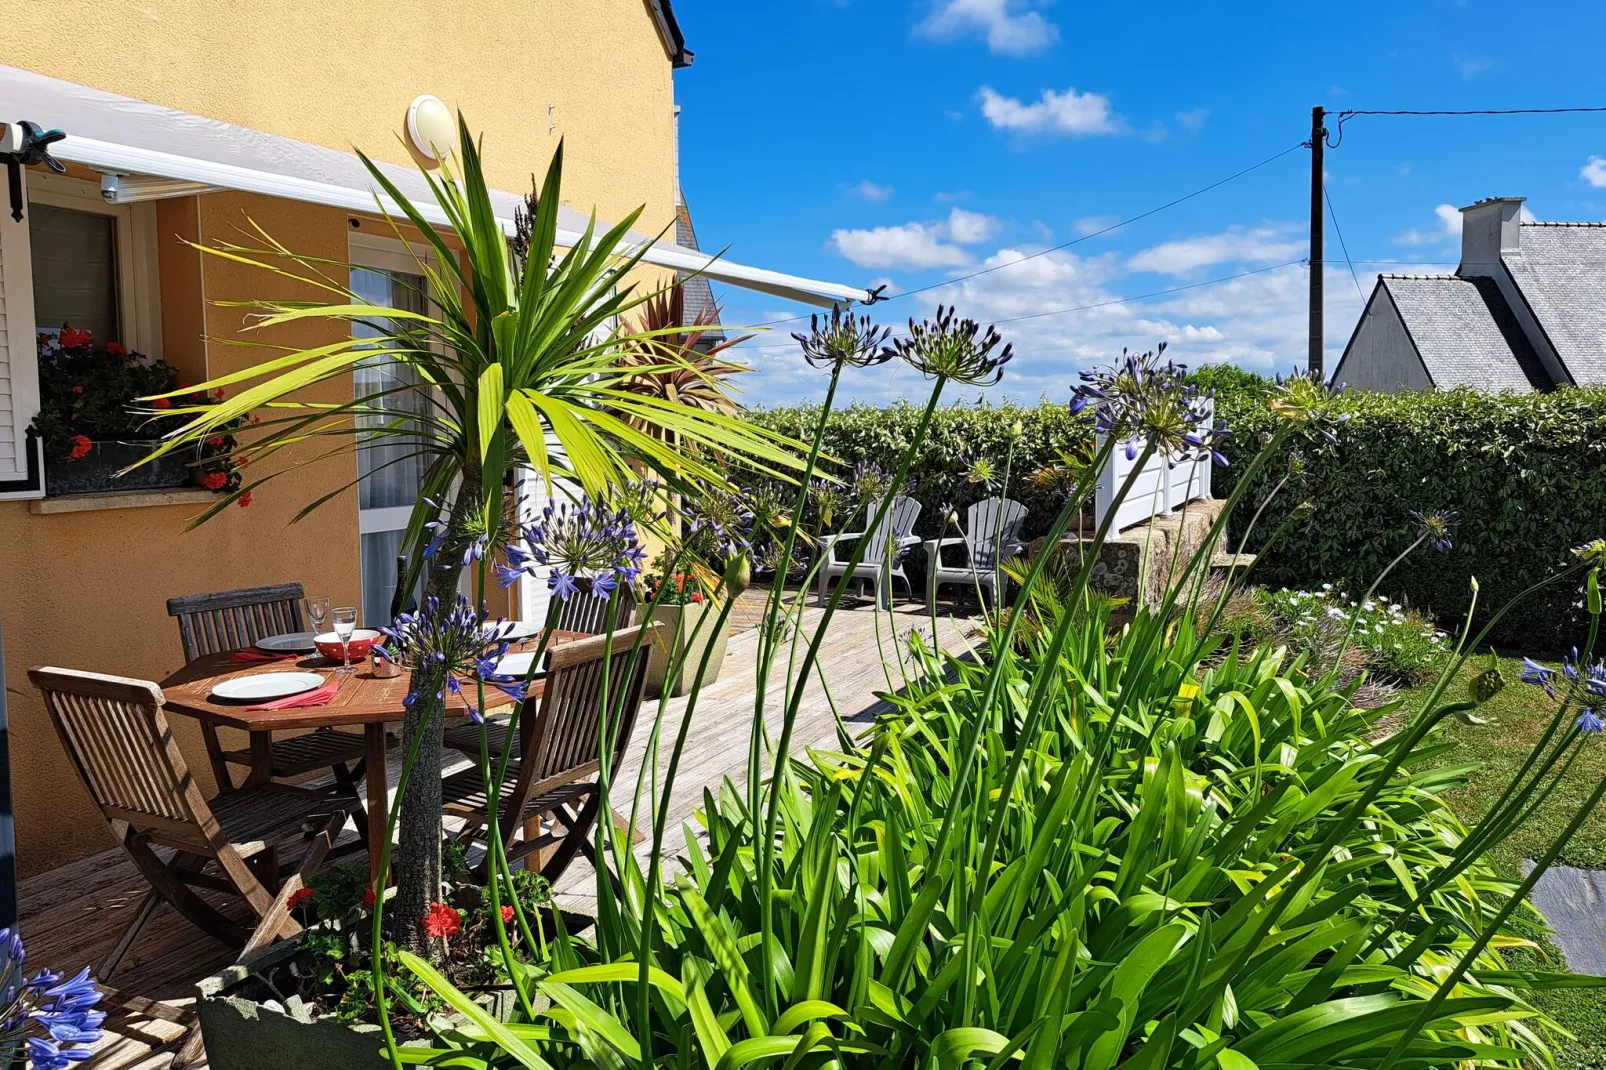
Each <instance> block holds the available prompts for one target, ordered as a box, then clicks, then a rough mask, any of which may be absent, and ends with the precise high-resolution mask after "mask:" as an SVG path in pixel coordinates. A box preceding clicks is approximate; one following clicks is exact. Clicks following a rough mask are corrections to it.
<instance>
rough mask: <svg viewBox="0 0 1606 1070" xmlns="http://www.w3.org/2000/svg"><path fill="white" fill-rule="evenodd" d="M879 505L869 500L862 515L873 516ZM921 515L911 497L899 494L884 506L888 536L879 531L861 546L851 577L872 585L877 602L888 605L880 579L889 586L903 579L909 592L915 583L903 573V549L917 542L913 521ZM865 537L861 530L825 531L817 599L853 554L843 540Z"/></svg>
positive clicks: (843, 572)
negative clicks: (890, 551) (892, 550)
mask: <svg viewBox="0 0 1606 1070" xmlns="http://www.w3.org/2000/svg"><path fill="white" fill-rule="evenodd" d="M880 509H881V503H880V502H871V503H870V511H869V513H868V514H867V515H866V517H865V519H866V520H870V519H873V518H874V517H875V515H876V513H877V512H879V511H880ZM919 519H920V503H919V502H917V501H915V500H914V499H913V498H909V497H906V496H904V495H902V494H900V495H898V496H897V497H896V498H894V499H893V500H892V507H891V508H890V509H888V510H887V515H886V518H885V519H884V520H883V521H882V527H881V529H880V530H881V531H883V532H889V531H890V532H891V537H889V536H888V535H886V534H882V535H880V536H879V537H876V538H872V539H871V540H870V543H869V544H868V545H867V546H865V548H864V559H863V560H861V561H860V562H859V565H858V567H857V568H855V569H854V570H853V580H854V581H855V582H859V583H869V584H872V585H873V586H874V587H875V599H876V605H877V606H879V607H880V608H882V609H887V608H889V607H890V605H891V600H890V598H889V592H888V591H886V590H884V589H883V588H882V583H883V581H885V582H886V584H887V586H888V587H890V586H891V585H892V583H893V582H894V581H897V580H902V581H903V586H904V589H905V590H907V591H908V592H909V593H910V594H911V595H913V594H914V587H913V586H912V585H911V584H910V583H909V577H908V576H906V575H904V571H903V555H904V552H905V551H907V550H909V549H912V548H913V547H915V546H919V545H920V536H918V535H916V534H915V533H914V530H915V521H917V520H919ZM862 538H865V533H864V532H862V531H844V532H842V534H840V535H827V536H825V537H824V538H822V539H821V540H820V553H821V556H822V561H821V563H820V601H821V602H824V601H825V597H826V595H827V594H828V593H829V592H830V589H831V581H832V580H833V579H835V578H837V577H839V576H845V575H847V572H848V558H850V557H851V556H853V554H852V549H851V547H848V546H843V543H848V542H851V541H852V540H854V539H862ZM893 545H896V546H897V551H896V553H894V555H893V557H892V559H891V560H890V561H889V560H887V550H888V549H889V548H891V547H892V546H893Z"/></svg>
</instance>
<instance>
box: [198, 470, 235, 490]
mask: <svg viewBox="0 0 1606 1070" xmlns="http://www.w3.org/2000/svg"><path fill="white" fill-rule="evenodd" d="M228 482H229V477H228V476H226V475H224V474H223V473H222V472H208V473H206V475H204V476H202V477H201V486H203V487H205V488H206V489H207V490H222V489H223V488H224V487H225V486H226V485H227V484H228Z"/></svg>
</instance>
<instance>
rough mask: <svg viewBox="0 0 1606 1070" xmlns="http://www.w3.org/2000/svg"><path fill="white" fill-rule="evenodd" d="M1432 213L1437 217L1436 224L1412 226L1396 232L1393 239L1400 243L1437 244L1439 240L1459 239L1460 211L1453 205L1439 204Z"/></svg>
mask: <svg viewBox="0 0 1606 1070" xmlns="http://www.w3.org/2000/svg"><path fill="white" fill-rule="evenodd" d="M1433 214H1434V215H1436V216H1438V217H1439V225H1438V226H1436V227H1430V228H1429V229H1427V230H1419V229H1418V228H1416V227H1412V228H1411V229H1410V230H1407V231H1405V232H1403V233H1400V234H1396V235H1395V236H1394V240H1395V241H1396V242H1398V243H1399V244H1400V245H1437V244H1438V243H1440V242H1446V241H1460V240H1461V212H1460V211H1459V210H1458V209H1457V208H1456V206H1455V205H1453V204H1441V205H1439V206H1438V207H1437V208H1435V209H1433Z"/></svg>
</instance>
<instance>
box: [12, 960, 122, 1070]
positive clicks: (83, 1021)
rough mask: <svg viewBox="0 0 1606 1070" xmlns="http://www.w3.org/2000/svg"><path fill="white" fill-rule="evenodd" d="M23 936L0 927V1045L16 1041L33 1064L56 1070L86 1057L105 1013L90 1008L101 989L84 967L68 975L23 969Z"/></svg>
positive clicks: (96, 1000) (13, 1043)
mask: <svg viewBox="0 0 1606 1070" xmlns="http://www.w3.org/2000/svg"><path fill="white" fill-rule="evenodd" d="M26 958H27V953H26V952H25V951H24V949H23V946H22V939H21V937H20V936H18V934H17V933H15V932H13V931H12V930H10V929H0V1048H9V1049H11V1050H15V1049H16V1048H17V1047H18V1046H19V1045H21V1046H22V1047H23V1048H24V1050H26V1052H27V1054H28V1063H29V1065H30V1066H32V1067H35V1068H38V1070H61V1068H62V1067H66V1066H69V1065H70V1064H72V1063H77V1062H83V1061H85V1060H86V1059H88V1058H89V1057H90V1054H91V1053H90V1051H89V1046H90V1045H93V1044H95V1043H98V1042H99V1041H100V1039H101V1029H100V1027H101V1023H103V1022H104V1021H105V1020H106V1015H105V1014H104V1013H102V1012H101V1011H98V1010H96V1009H95V1005H96V1004H98V1003H99V1002H100V999H101V993H100V989H99V988H98V987H96V985H95V980H94V978H92V977H91V976H90V975H89V970H88V969H84V970H82V971H80V972H79V973H77V974H76V975H74V976H73V977H71V978H66V979H64V978H63V975H62V974H59V973H52V972H51V971H49V970H41V971H40V972H38V973H36V974H34V975H33V976H32V977H26V976H25V975H24V974H23V970H22V966H23V962H24V961H25V960H26Z"/></svg>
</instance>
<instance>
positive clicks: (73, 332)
mask: <svg viewBox="0 0 1606 1070" xmlns="http://www.w3.org/2000/svg"><path fill="white" fill-rule="evenodd" d="M94 338H95V336H94V335H92V334H90V333H89V332H88V331H80V330H79V329H78V328H77V327H63V328H62V329H61V334H60V335H58V336H57V338H56V341H58V342H60V343H61V345H62V348H63V349H77V348H78V347H79V346H86V345H88V344H89V343H90V342H92V341H94Z"/></svg>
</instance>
